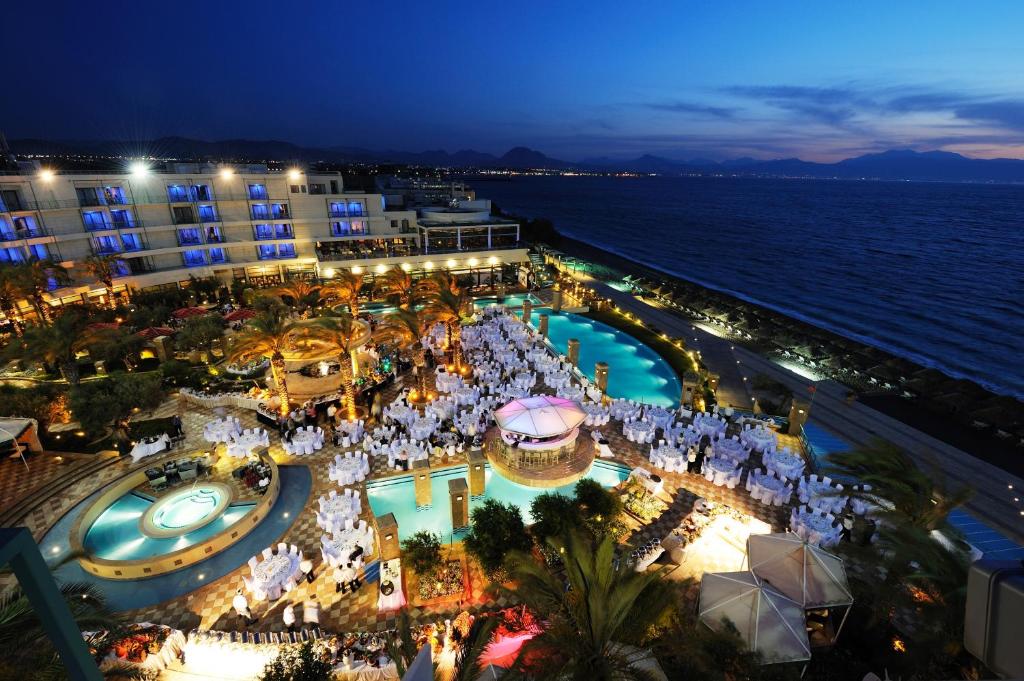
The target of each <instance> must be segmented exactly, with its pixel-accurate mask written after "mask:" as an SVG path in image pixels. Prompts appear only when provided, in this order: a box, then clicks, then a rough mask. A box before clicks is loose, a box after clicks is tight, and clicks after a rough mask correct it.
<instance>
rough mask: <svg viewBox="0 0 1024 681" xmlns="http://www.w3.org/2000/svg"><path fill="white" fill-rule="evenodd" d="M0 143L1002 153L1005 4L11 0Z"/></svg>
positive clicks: (1007, 129) (1021, 66) (1016, 112)
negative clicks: (190, 140)
mask: <svg viewBox="0 0 1024 681" xmlns="http://www.w3.org/2000/svg"><path fill="white" fill-rule="evenodd" d="M3 21H4V24H5V29H4V36H5V48H6V50H5V52H6V54H7V58H6V59H5V62H6V65H7V68H6V69H5V77H6V78H5V80H6V87H5V88H4V95H3V99H4V104H3V106H2V107H0V129H3V130H4V131H5V132H6V133H7V136H8V137H9V138H12V139H13V138H22V137H42V138H49V139H121V140H129V141H135V140H142V139H150V138H154V137H159V136H164V135H182V136H188V137H196V138H200V139H209V140H213V139H229V138H249V139H278V140H286V141H290V142H295V143H298V144H304V145H316V146H359V147H366V148H372V149H401V150H406V151H421V150H424V149H439V148H443V149H447V150H449V151H455V150H457V149H465V148H472V149H476V150H479V151H488V152H492V153H498V154H500V153H503V152H504V151H506V150H507V149H508V148H509V147H511V146H515V145H526V146H530V147H533V148H536V149H539V150H541V151H543V152H545V153H547V154H548V155H550V156H553V157H557V158H563V159H568V160H580V159H583V158H588V157H597V156H609V157H612V158H625V157H635V156H638V155H640V154H643V153H654V154H659V155H663V156H668V157H670V158H677V159H688V158H696V157H702V158H712V159H725V158H735V157H740V156H753V157H756V158H780V157H790V156H799V157H801V158H805V159H809V160H834V159H839V158H844V157H847V156H853V155H857V154H861V153H865V152H872V151H881V150H885V149H890V148H914V149H918V150H930V149H946V150H950V151H958V152H960V153H964V154H967V155H970V156H979V157H995V156H1011V157H1017V158H1024V2H1019V1H1010V2H995V1H992V2H987V1H986V2H957V3H953V2H937V1H936V2H924V1H921V2H913V3H911V2H893V1H892V0H889V1H887V2H864V1H858V2H855V3H852V2H851V3H836V2H820V3H818V2H809V1H808V2H789V3H781V2H749V3H748V2H696V1H693V2H686V1H683V0H678V1H676V2H666V3H646V2H639V3H636V2H621V1H619V2H608V3H603V2H581V3H568V2H565V3H550V2H538V3H526V2H502V3H497V2H480V1H478V2H474V3H446V2H408V3H406V2H380V3H377V2H342V1H340V0H327V1H325V2H281V1H277V2H270V1H267V0H250V1H249V2H245V3H235V2H219V1H217V0H206V1H205V2H195V3H193V2H167V3H155V2H139V1H138V0H136V1H135V2H131V3H122V2H113V1H108V2H102V3H72V2H58V3H53V2H13V3H9V6H7V7H6V9H5V12H4V19H3Z"/></svg>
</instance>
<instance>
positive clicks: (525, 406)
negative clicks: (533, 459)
mask: <svg viewBox="0 0 1024 681" xmlns="http://www.w3.org/2000/svg"><path fill="white" fill-rule="evenodd" d="M586 418H587V415H586V414H585V413H584V412H583V410H582V409H580V405H579V404H577V403H576V402H573V401H572V400H566V399H563V398H561V397H551V396H550V395H539V396H537V397H523V398H521V399H518V400H512V401H511V402H509V403H508V404H506V405H505V406H504V407H502V408H501V409H498V410H497V411H496V412H494V419H495V420H496V421H497V422H498V425H499V426H500V427H501V428H502V429H503V430H507V431H509V432H512V433H518V434H519V435H526V436H528V437H554V436H556V435H562V434H563V433H568V432H569V431H571V430H572V429H573V428H575V427H576V426H578V425H580V424H581V423H583V421H584V420H585V419H586Z"/></svg>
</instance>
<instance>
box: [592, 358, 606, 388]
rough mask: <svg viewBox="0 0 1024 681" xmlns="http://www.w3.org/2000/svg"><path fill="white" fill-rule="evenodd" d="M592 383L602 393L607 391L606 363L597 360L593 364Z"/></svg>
mask: <svg viewBox="0 0 1024 681" xmlns="http://www.w3.org/2000/svg"><path fill="white" fill-rule="evenodd" d="M594 383H595V384H597V388H598V390H600V391H601V392H603V393H606V392H608V363H607V362H598V363H597V364H595V365H594Z"/></svg>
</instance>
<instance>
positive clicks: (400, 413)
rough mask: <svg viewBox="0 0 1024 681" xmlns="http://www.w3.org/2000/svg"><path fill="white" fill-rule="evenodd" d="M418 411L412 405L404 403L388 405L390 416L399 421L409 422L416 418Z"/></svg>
mask: <svg viewBox="0 0 1024 681" xmlns="http://www.w3.org/2000/svg"><path fill="white" fill-rule="evenodd" d="M416 415H417V412H416V410H415V409H413V408H412V407H409V406H407V405H404V404H395V405H392V406H391V407H388V416H390V417H391V418H392V419H393V420H395V421H398V422H399V423H409V422H410V421H411V420H412V419H414V418H416Z"/></svg>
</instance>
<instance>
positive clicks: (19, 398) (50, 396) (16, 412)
mask: <svg viewBox="0 0 1024 681" xmlns="http://www.w3.org/2000/svg"><path fill="white" fill-rule="evenodd" d="M66 405H67V396H66V394H65V393H64V392H63V390H61V389H60V388H58V387H57V386H53V385H47V384H45V383H40V384H38V385H34V386H32V387H30V388H18V387H15V386H12V385H6V384H0V416H21V417H25V418H30V419H35V420H37V421H39V425H40V426H41V427H42V428H44V429H45V428H46V427H47V426H49V425H50V424H51V423H59V422H61V421H62V420H63V419H62V418H61V412H62V410H63V408H64V407H66Z"/></svg>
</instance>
